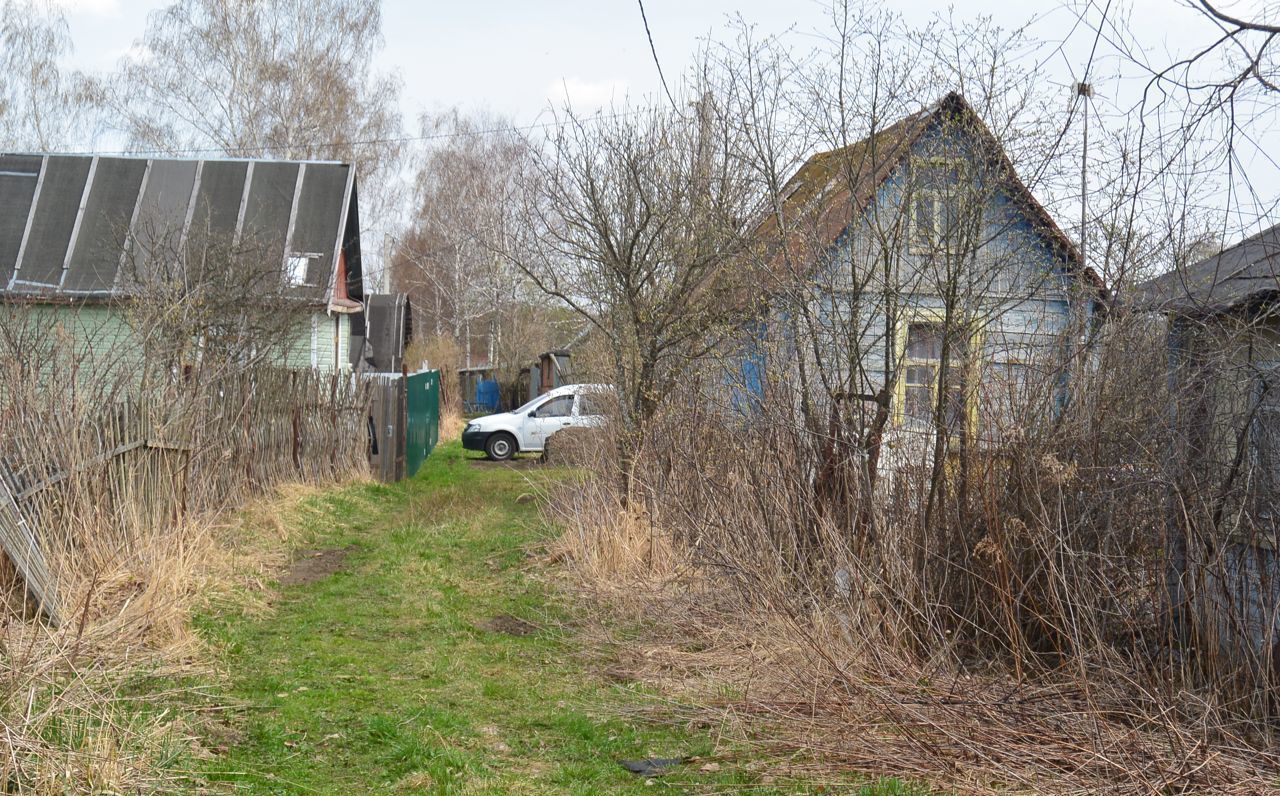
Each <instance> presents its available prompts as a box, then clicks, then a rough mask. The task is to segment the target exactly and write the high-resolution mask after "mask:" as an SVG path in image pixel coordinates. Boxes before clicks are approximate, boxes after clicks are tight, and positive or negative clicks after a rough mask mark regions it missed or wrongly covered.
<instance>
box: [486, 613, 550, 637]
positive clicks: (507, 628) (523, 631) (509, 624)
mask: <svg viewBox="0 0 1280 796" xmlns="http://www.w3.org/2000/svg"><path fill="white" fill-rule="evenodd" d="M480 628H481V629H482V630H488V631H489V632H490V633H502V634H504V635H508V636H521V637H523V636H532V635H533V634H534V633H537V632H538V630H539V628H538V626H537V625H535V624H531V623H529V622H526V621H524V620H523V619H517V618H516V617H514V616H512V615H511V614H498V615H497V616H495V617H493V618H492V619H490V620H489V621H487V622H484V623H483V624H481V625H480Z"/></svg>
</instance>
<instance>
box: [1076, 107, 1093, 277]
mask: <svg viewBox="0 0 1280 796" xmlns="http://www.w3.org/2000/svg"><path fill="white" fill-rule="evenodd" d="M1076 96H1078V97H1080V99H1081V102H1083V103H1084V146H1083V147H1082V148H1081V150H1080V264H1081V265H1088V264H1089V263H1088V252H1089V228H1088V227H1087V226H1086V225H1087V224H1088V220H1089V217H1088V212H1089V101H1090V100H1092V99H1093V84H1092V83H1076Z"/></svg>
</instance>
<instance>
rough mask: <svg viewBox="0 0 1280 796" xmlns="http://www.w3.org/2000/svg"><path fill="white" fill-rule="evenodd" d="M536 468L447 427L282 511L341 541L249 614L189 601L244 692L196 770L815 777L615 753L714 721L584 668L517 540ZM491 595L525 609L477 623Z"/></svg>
mask: <svg viewBox="0 0 1280 796" xmlns="http://www.w3.org/2000/svg"><path fill="white" fill-rule="evenodd" d="M554 477H556V474H555V471H554V470H550V469H546V468H526V469H510V468H507V467H502V466H494V465H479V466H478V465H476V464H474V463H470V462H468V461H467V460H466V459H465V458H464V455H463V453H462V451H461V449H460V448H459V447H458V446H457V445H456V444H452V445H445V446H442V447H441V448H440V449H439V450H437V451H436V452H435V453H434V454H433V455H432V457H431V458H430V459H429V460H428V463H427V464H426V466H424V468H423V471H422V472H421V473H420V474H419V475H418V477H417V478H415V479H412V480H411V481H408V482H405V483H402V484H397V485H394V486H381V485H363V486H356V487H347V488H342V489H337V490H333V491H331V492H328V493H326V494H325V495H324V496H323V497H322V498H318V499H315V500H313V501H311V502H310V503H309V504H308V505H307V506H306V507H305V508H304V509H303V510H301V511H299V512H298V516H297V517H296V518H289V520H290V521H291V522H299V523H304V524H305V533H304V544H305V545H306V546H307V547H311V548H325V549H327V548H344V547H350V548H351V552H350V554H349V557H348V558H347V559H346V561H345V565H344V567H343V569H342V570H341V571H339V572H337V573H335V574H332V575H329V576H327V577H324V578H322V579H319V580H316V581H314V582H311V583H305V584H300V585H296V586H290V587H287V588H284V589H282V591H281V597H280V599H279V600H278V601H277V603H276V605H275V607H274V610H273V611H271V612H270V613H269V614H268V615H266V616H253V617H250V616H243V615H238V614H234V613H231V614H226V615H218V616H205V617H202V618H201V619H200V628H201V630H202V632H203V633H204V634H205V635H206V636H207V637H209V638H210V639H211V640H212V641H213V642H214V644H215V647H216V648H217V649H218V650H220V654H221V655H222V656H224V661H223V662H224V664H225V666H226V668H227V671H228V672H230V678H231V681H230V685H229V686H228V690H229V693H228V694H226V696H227V697H228V699H229V700H230V701H235V702H238V703H240V704H243V705H244V708H243V709H240V710H236V711H234V712H233V713H231V714H229V715H228V717H227V718H226V720H225V722H224V726H223V727H222V728H221V730H220V731H219V732H218V733H217V737H212V738H208V739H205V740H206V743H207V744H208V745H211V746H219V747H220V749H219V753H218V754H216V755H215V756H214V757H212V758H211V759H209V760H206V761H203V762H202V770H201V771H200V772H198V773H199V775H200V776H199V778H200V779H204V780H206V781H210V782H221V783H230V787H232V788H233V789H234V790H236V791H237V792H244V793H261V794H286V793H287V794H294V793H298V794H303V793H329V794H358V793H405V792H409V793H441V794H455V793H458V794H461V793H467V794H505V793H568V794H604V793H620V794H625V793H642V792H650V793H651V792H653V791H654V790H655V789H657V790H666V791H668V792H678V793H684V792H691V791H693V792H696V791H699V790H704V789H705V790H713V791H716V792H725V791H730V792H735V793H742V792H746V793H759V794H766V793H797V792H800V793H806V792H817V789H816V788H810V787H807V786H805V785H804V784H803V783H796V782H786V783H779V782H774V783H769V782H761V781H760V780H759V779H758V776H759V775H758V774H754V773H751V772H750V771H748V770H747V769H746V768H745V767H744V766H741V765H738V764H736V763H735V762H733V760H724V761H722V762H721V763H720V766H721V767H720V770H719V771H702V770H701V766H700V765H699V764H693V765H687V766H684V767H682V768H681V769H680V770H678V771H676V772H674V773H672V774H670V775H668V776H666V777H663V778H662V779H661V780H658V781H657V782H656V783H655V785H646V783H645V781H644V780H643V779H642V778H639V777H635V776H633V775H631V774H629V773H627V772H625V771H623V770H622V769H621V768H620V767H619V766H618V764H617V762H616V761H617V760H619V759H623V758H642V757H649V756H670V757H683V756H690V755H695V756H706V755H709V754H711V753H712V752H713V745H712V739H711V738H710V737H709V736H708V735H706V734H697V733H690V732H685V731H681V730H679V729H675V728H672V727H670V726H666V725H663V724H657V723H652V724H650V723H641V722H639V721H631V720H624V719H622V718H618V716H624V715H627V714H626V712H625V711H623V710H619V708H626V707H627V706H629V705H633V704H635V705H638V704H640V702H641V701H642V700H643V699H644V696H643V695H642V694H640V693H637V692H636V691H634V690H632V689H629V688H627V687H625V686H621V685H615V684H610V683H608V682H607V681H606V680H605V679H603V678H602V677H600V676H598V675H597V674H596V673H594V672H592V671H591V670H590V669H589V667H588V665H587V664H586V663H584V656H581V655H575V654H573V653H574V649H575V646H574V645H575V641H574V639H573V638H572V637H571V636H569V635H567V634H566V631H563V630H559V629H556V628H559V627H564V626H566V625H568V626H571V624H572V619H573V608H572V606H567V605H565V604H563V603H562V602H561V601H558V600H556V599H554V597H553V596H552V595H549V594H548V593H547V590H546V588H545V587H544V586H543V585H541V583H540V581H539V580H538V579H537V578H536V577H534V575H535V573H534V571H533V570H532V569H531V568H532V567H534V566H535V564H534V563H532V562H531V561H530V559H529V558H528V551H529V550H531V549H535V547H536V545H537V543H538V542H539V540H540V539H541V538H543V536H544V535H545V534H546V533H547V531H546V529H545V527H544V526H543V525H542V524H541V523H540V521H539V520H538V516H537V511H536V507H535V505H534V504H533V502H532V501H530V500H528V499H523V500H521V499H519V498H520V497H521V496H522V495H525V494H527V493H529V492H530V491H532V490H531V486H530V482H529V479H534V480H535V482H536V481H540V480H545V479H547V478H554ZM499 615H510V616H513V617H517V618H519V619H522V620H524V621H527V622H530V623H532V624H533V625H536V626H537V628H538V629H537V630H536V632H533V633H532V634H530V635H527V636H515V635H507V634H504V633H501V632H495V631H493V630H490V629H486V623H487V622H488V621H489V620H491V619H492V618H493V617H496V616H499ZM742 759H750V757H749V756H747V755H744V757H743V758H742ZM839 792H845V793H848V792H861V793H864V794H868V795H870V794H897V793H905V792H906V791H905V790H904V789H902V788H901V786H900V785H899V784H898V783H895V782H885V783H881V784H877V785H871V786H865V787H863V788H862V789H861V790H859V789H857V788H852V787H851V788H848V789H845V790H842V791H839Z"/></svg>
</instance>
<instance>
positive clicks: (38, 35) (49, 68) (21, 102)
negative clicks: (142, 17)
mask: <svg viewBox="0 0 1280 796" xmlns="http://www.w3.org/2000/svg"><path fill="white" fill-rule="evenodd" d="M71 51H72V43H71V36H70V33H69V32H68V30H67V21H66V17H65V16H64V15H63V13H62V11H61V10H60V9H59V8H58V7H57V6H56V5H54V4H52V3H47V2H18V0H5V2H3V3H2V4H0V148H13V149H32V150H45V151H47V150H51V149H57V148H60V147H65V146H68V145H70V144H72V143H74V142H75V141H76V140H77V138H78V136H79V135H81V134H83V133H84V132H85V127H86V125H87V123H88V122H89V114H90V111H91V109H92V106H93V95H92V92H91V90H90V87H89V85H88V82H87V81H86V80H85V78H84V77H83V76H82V75H80V74H78V73H75V72H68V71H67V70H66V69H65V68H64V67H63V66H62V65H61V64H60V63H59V62H60V61H61V60H62V59H63V58H65V57H66V56H68V55H69V54H70V53H71Z"/></svg>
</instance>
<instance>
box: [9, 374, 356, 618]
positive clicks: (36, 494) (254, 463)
mask: <svg viewBox="0 0 1280 796" xmlns="http://www.w3.org/2000/svg"><path fill="white" fill-rule="evenodd" d="M370 397H371V385H370V383H369V382H368V381H367V380H364V379H358V378H356V377H353V376H351V375H333V374H322V373H316V372H310V371H288V370H257V371H251V372H245V373H242V374H237V375H234V376H231V377H227V378H222V379H218V380H217V381H212V382H209V383H204V384H200V385H191V384H180V385H171V386H169V387H167V388H166V389H164V390H161V391H157V392H155V393H153V394H150V395H146V396H138V395H129V396H127V397H125V398H123V399H122V400H116V401H114V402H112V403H109V404H108V405H106V406H103V407H100V408H92V409H89V410H84V409H83V408H82V409H81V410H79V411H70V410H66V409H62V410H60V409H59V408H58V407H56V406H47V407H39V408H38V409H33V410H30V411H27V412H26V413H25V414H24V413H23V412H15V413H11V414H10V416H9V417H8V418H6V428H5V435H4V439H3V440H0V546H2V547H3V549H4V552H5V553H6V554H7V556H8V558H9V560H10V562H11V563H12V564H13V565H14V567H15V569H16V570H17V572H18V574H19V576H20V577H21V578H22V580H23V581H24V582H25V584H26V588H27V591H28V593H29V594H30V596H31V597H32V598H33V599H34V601H35V602H36V603H37V604H38V605H39V607H40V610H41V611H42V612H43V613H44V614H45V616H47V617H48V618H49V620H51V621H53V622H57V621H58V620H59V619H60V618H61V613H62V607H63V605H62V601H61V597H60V595H59V593H58V587H57V577H56V569H57V567H56V566H54V564H55V563H56V560H57V558H58V557H59V556H66V555H69V554H72V553H74V552H75V551H76V550H77V549H78V548H83V547H84V546H85V544H86V540H88V539H90V538H92V540H93V543H94V545H95V547H96V548H98V549H113V550H125V549H128V548H129V546H130V545H131V544H136V543H137V542H138V540H140V539H146V538H148V535H149V534H152V533H156V532H164V531H165V530H166V529H170V528H173V527H176V526H177V524H178V523H180V522H181V521H182V519H183V518H184V517H185V516H188V515H190V514H192V513H196V512H203V511H210V510H217V509H221V508H225V507H227V506H229V505H236V504H239V503H242V502H243V501H244V500H245V499H246V498H247V497H249V496H251V495H254V494H259V493H261V492H263V491H264V490H266V489H269V488H270V487H272V486H273V485H275V484H279V483H282V482H285V481H299V480H302V481H313V482H321V481H325V480H332V479H335V478H340V477H342V476H344V475H347V474H350V473H353V472H363V471H365V470H364V468H366V467H367V464H368V453H369V425H368V424H369V417H370V413H369V404H370ZM14 414H16V415H17V416H16V417H14V416H13V415H14Z"/></svg>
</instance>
